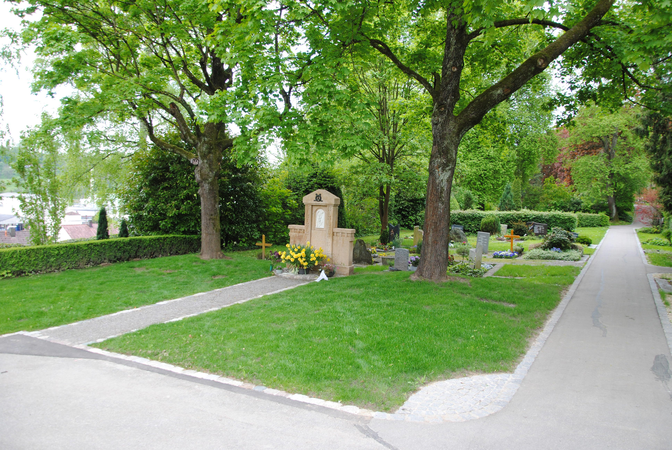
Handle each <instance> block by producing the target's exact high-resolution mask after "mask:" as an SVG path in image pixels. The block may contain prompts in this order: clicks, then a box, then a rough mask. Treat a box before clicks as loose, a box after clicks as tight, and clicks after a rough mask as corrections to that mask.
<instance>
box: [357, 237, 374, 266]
mask: <svg viewBox="0 0 672 450" xmlns="http://www.w3.org/2000/svg"><path fill="white" fill-rule="evenodd" d="M352 262H353V263H354V264H373V257H372V256H371V252H370V251H369V250H368V249H367V248H366V243H365V242H364V241H363V240H362V239H357V240H356V241H355V248H354V250H353V251H352Z"/></svg>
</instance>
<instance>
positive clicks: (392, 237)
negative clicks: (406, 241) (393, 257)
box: [387, 223, 401, 242]
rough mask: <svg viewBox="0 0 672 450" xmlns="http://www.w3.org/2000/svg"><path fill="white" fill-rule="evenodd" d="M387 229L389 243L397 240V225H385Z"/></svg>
mask: <svg viewBox="0 0 672 450" xmlns="http://www.w3.org/2000/svg"><path fill="white" fill-rule="evenodd" d="M387 228H388V229H389V230H390V242H392V241H393V240H395V239H397V238H398V237H399V235H400V234H401V227H400V226H399V225H392V224H389V223H388V224H387Z"/></svg>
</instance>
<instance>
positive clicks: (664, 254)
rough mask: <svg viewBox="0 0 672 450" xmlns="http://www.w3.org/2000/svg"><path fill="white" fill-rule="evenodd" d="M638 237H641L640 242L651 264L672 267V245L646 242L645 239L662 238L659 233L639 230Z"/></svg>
mask: <svg viewBox="0 0 672 450" xmlns="http://www.w3.org/2000/svg"><path fill="white" fill-rule="evenodd" d="M637 237H639V242H640V244H641V246H642V248H643V249H644V250H648V251H645V254H646V259H647V260H648V261H649V264H653V265H654V266H662V267H672V246H671V245H651V244H644V243H643V242H644V241H648V240H649V239H653V238H661V239H664V238H663V237H662V235H661V234H659V233H646V232H641V231H639V230H637Z"/></svg>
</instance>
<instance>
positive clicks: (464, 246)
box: [455, 242, 469, 259]
mask: <svg viewBox="0 0 672 450" xmlns="http://www.w3.org/2000/svg"><path fill="white" fill-rule="evenodd" d="M455 253H457V254H458V255H460V256H461V257H462V259H466V258H467V257H468V256H469V244H468V243H466V242H463V243H460V244H457V245H456V246H455Z"/></svg>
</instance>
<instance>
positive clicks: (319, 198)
mask: <svg viewBox="0 0 672 450" xmlns="http://www.w3.org/2000/svg"><path fill="white" fill-rule="evenodd" d="M315 201H316V202H321V201H322V194H315ZM320 228H324V227H320Z"/></svg>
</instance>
